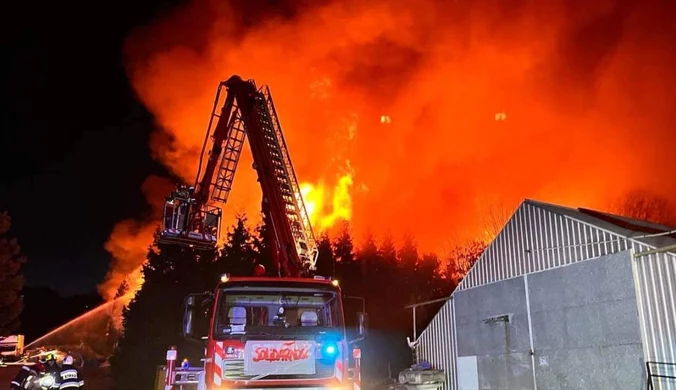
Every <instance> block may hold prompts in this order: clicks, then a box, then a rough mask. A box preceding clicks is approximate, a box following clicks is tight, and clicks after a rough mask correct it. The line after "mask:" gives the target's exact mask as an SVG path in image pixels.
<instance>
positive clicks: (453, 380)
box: [417, 299, 458, 390]
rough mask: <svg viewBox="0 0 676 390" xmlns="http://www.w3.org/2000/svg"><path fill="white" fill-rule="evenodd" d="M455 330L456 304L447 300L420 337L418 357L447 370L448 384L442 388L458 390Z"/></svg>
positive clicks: (444, 389) (443, 389)
mask: <svg viewBox="0 0 676 390" xmlns="http://www.w3.org/2000/svg"><path fill="white" fill-rule="evenodd" d="M456 339H457V337H456V332H455V305H454V303H453V300H452V299H451V300H450V301H448V302H446V303H445V304H444V306H442V307H441V310H439V313H438V314H437V315H436V316H435V317H434V319H433V320H432V322H431V323H430V324H429V326H428V327H427V328H426V329H425V330H424V331H423V333H422V334H421V335H420V337H418V340H419V344H418V348H417V352H418V357H419V358H420V359H421V360H426V361H428V362H430V364H432V366H433V367H435V368H437V369H441V370H444V371H445V372H446V385H445V386H444V387H443V388H442V390H456V388H457V377H456V371H455V368H456V364H457V356H458V350H457V343H456Z"/></svg>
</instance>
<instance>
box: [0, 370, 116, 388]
mask: <svg viewBox="0 0 676 390" xmlns="http://www.w3.org/2000/svg"><path fill="white" fill-rule="evenodd" d="M19 369H20V367H17V366H8V367H0V388H5V389H6V388H9V384H10V382H11V381H12V379H14V375H16V373H17V372H18V370H19ZM82 376H83V377H84V380H85V386H86V387H87V388H89V389H95V390H107V389H110V388H111V385H110V375H109V370H108V369H107V368H98V369H87V370H83V372H82Z"/></svg>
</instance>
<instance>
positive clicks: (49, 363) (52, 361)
mask: <svg viewBox="0 0 676 390" xmlns="http://www.w3.org/2000/svg"><path fill="white" fill-rule="evenodd" d="M42 363H43V364H44V365H45V372H46V373H47V374H51V375H52V376H53V377H54V379H55V380H57V381H58V379H59V371H61V367H59V364H58V363H57V362H56V355H54V354H53V353H51V352H50V353H48V354H47V355H46V356H45V358H44V360H42Z"/></svg>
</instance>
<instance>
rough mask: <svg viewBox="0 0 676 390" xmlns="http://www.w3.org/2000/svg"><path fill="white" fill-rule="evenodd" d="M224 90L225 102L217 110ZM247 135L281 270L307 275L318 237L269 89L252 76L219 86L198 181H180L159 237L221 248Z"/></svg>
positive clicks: (313, 261)
mask: <svg viewBox="0 0 676 390" xmlns="http://www.w3.org/2000/svg"><path fill="white" fill-rule="evenodd" d="M224 89H225V91H226V97H225V102H224V103H223V105H222V108H221V110H220V112H218V113H217V111H218V105H219V102H220V99H221V94H222V92H223V90H224ZM247 136H248V137H247ZM247 138H248V140H249V145H250V147H251V153H252V155H253V161H254V169H255V170H256V173H257V176H258V182H259V183H260V186H261V190H262V193H263V201H262V209H263V216H264V218H265V222H266V224H267V227H268V234H269V236H268V239H269V243H270V245H271V249H272V253H273V261H274V263H275V265H276V267H277V270H278V274H279V276H289V277H297V276H308V275H309V274H310V272H311V271H313V270H314V269H315V264H316V261H317V254H318V252H317V245H316V240H315V237H314V233H313V232H312V226H311V224H310V219H309V216H308V213H307V210H306V208H305V203H304V202H303V198H302V195H301V193H300V186H299V184H298V179H297V178H296V173H295V171H294V169H293V165H292V163H291V158H290V155H289V151H288V148H287V147H286V142H285V141H284V135H283V134H282V129H281V126H280V124H279V119H278V118H277V113H276V111H275V107H274V104H273V102H272V97H271V95H270V90H269V88H268V87H267V86H263V87H261V88H260V89H257V88H256V84H255V83H254V81H253V80H248V81H244V80H242V79H241V78H240V77H239V76H232V77H231V78H230V79H228V80H227V81H224V82H221V83H220V85H219V87H218V91H217V93H216V100H215V102H214V107H213V110H212V114H211V118H210V120H209V129H208V132H207V138H206V139H205V142H204V146H203V151H202V158H201V159H200V166H199V169H198V174H197V179H196V181H195V186H194V187H185V186H181V187H179V188H178V189H177V191H175V192H174V193H172V195H171V196H170V197H168V198H167V202H166V205H165V215H164V220H163V221H164V226H163V228H162V232H161V234H160V242H165V243H177V244H181V245H188V246H192V247H196V248H200V249H213V248H215V246H216V245H217V240H218V235H219V229H220V219H221V215H222V213H221V208H220V207H219V206H220V205H223V204H225V203H226V202H227V200H228V196H229V194H230V191H231V189H232V184H233V180H234V176H235V172H236V170H237V165H238V162H239V157H240V154H241V151H242V146H243V145H244V142H245V140H246V139H247ZM210 144H211V148H210V149H209V148H208V145H210ZM207 150H209V152H208V155H205V153H206V151H207ZM204 157H206V162H205V163H204V167H202V165H203V161H202V159H203V158H204Z"/></svg>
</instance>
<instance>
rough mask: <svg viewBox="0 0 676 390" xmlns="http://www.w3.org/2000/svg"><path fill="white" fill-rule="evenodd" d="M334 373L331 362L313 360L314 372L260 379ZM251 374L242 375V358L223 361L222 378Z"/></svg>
mask: <svg viewBox="0 0 676 390" xmlns="http://www.w3.org/2000/svg"><path fill="white" fill-rule="evenodd" d="M334 375H335V367H334V365H333V364H326V363H322V362H320V361H315V373H314V374H312V375H302V374H292V375H289V374H286V375H284V374H282V375H268V376H266V377H264V378H261V380H275V379H277V380H279V379H324V378H330V377H332V376H334ZM253 377H254V376H253V375H244V359H232V360H224V361H223V379H226V380H247V379H251V378H253Z"/></svg>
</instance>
